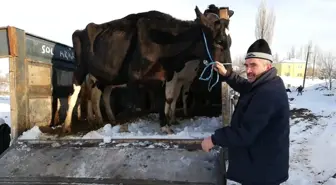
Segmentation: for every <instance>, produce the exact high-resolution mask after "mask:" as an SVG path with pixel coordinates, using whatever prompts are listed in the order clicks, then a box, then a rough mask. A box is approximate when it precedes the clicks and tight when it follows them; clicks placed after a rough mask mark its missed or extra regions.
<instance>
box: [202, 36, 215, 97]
mask: <svg viewBox="0 0 336 185" xmlns="http://www.w3.org/2000/svg"><path fill="white" fill-rule="evenodd" d="M202 34H203V39H204V45H205V49H206V51H207V54H208V56H209V59H210V63H208V64H206V67H205V68H204V69H203V71H202V74H201V75H200V77H199V80H202V81H209V83H208V91H209V92H210V91H211V90H212V88H213V87H214V86H215V85H216V84H217V83H218V82H219V74H218V72H217V71H215V72H216V73H217V79H216V81H215V83H214V84H212V85H210V84H211V81H212V76H213V73H214V69H213V65H214V64H215V61H214V60H213V59H212V57H211V54H210V51H209V48H208V43H207V39H206V37H205V33H204V32H203V31H202ZM209 67H211V71H210V75H209V76H208V77H207V78H203V75H204V73H205V71H206V70H207V69H208V68H209Z"/></svg>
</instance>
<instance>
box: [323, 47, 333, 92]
mask: <svg viewBox="0 0 336 185" xmlns="http://www.w3.org/2000/svg"><path fill="white" fill-rule="evenodd" d="M320 59H321V64H322V65H321V70H320V72H321V73H320V76H321V77H322V78H324V79H325V80H326V82H327V83H328V89H329V90H331V89H332V80H333V78H336V58H335V56H333V55H332V53H328V54H323V55H322V56H320Z"/></svg>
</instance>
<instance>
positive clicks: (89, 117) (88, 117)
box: [86, 91, 94, 126]
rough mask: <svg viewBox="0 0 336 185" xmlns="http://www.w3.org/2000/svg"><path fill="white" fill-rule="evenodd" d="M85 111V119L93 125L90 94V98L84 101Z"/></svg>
mask: <svg viewBox="0 0 336 185" xmlns="http://www.w3.org/2000/svg"><path fill="white" fill-rule="evenodd" d="M90 92H91V91H90ZM86 103H87V104H86V107H87V108H86V111H87V113H86V114H87V120H88V122H89V124H90V125H91V126H93V125H94V123H93V122H94V117H93V107H92V97H91V95H90V98H89V99H88V100H87V102H86Z"/></svg>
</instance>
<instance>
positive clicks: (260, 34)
mask: <svg viewBox="0 0 336 185" xmlns="http://www.w3.org/2000/svg"><path fill="white" fill-rule="evenodd" d="M274 25H275V13H274V11H273V9H269V8H267V4H266V1H265V0H262V1H261V2H260V5H259V9H258V13H257V17H256V27H255V37H256V39H265V40H266V41H267V42H268V44H269V45H271V44H272V39H273V34H274Z"/></svg>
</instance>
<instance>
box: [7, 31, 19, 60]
mask: <svg viewBox="0 0 336 185" xmlns="http://www.w3.org/2000/svg"><path fill="white" fill-rule="evenodd" d="M8 42H9V55H10V56H12V57H17V56H18V50H17V49H18V48H17V46H16V45H17V40H16V28H15V27H11V26H9V27H8Z"/></svg>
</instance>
